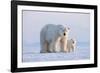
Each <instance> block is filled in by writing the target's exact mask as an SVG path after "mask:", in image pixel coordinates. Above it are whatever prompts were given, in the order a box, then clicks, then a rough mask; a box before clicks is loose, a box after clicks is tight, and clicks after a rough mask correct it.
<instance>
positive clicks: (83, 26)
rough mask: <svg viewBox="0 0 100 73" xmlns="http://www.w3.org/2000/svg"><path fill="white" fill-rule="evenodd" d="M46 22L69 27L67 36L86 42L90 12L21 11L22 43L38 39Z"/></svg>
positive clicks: (88, 32) (37, 40)
mask: <svg viewBox="0 0 100 73" xmlns="http://www.w3.org/2000/svg"><path fill="white" fill-rule="evenodd" d="M46 24H56V25H57V24H62V25H67V27H69V28H70V32H69V38H75V39H76V40H77V41H78V42H88V41H89V39H90V38H89V37H90V14H86V13H63V12H43V11H23V43H24V44H33V43H38V42H39V41H40V31H41V28H42V27H43V26H44V25H46Z"/></svg>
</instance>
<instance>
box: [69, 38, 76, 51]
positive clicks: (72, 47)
mask: <svg viewBox="0 0 100 73" xmlns="http://www.w3.org/2000/svg"><path fill="white" fill-rule="evenodd" d="M75 48H76V40H75V39H70V40H67V49H68V52H71V51H74V50H75Z"/></svg>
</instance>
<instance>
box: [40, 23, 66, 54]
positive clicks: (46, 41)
mask: <svg viewBox="0 0 100 73" xmlns="http://www.w3.org/2000/svg"><path fill="white" fill-rule="evenodd" d="M64 33H65V34H66V35H65V36H64ZM65 37H66V39H67V38H68V29H67V28H66V27H65V26H63V25H54V24H47V25H46V26H44V27H43V28H42V30H41V32H40V44H41V50H40V52H41V53H47V52H61V49H60V48H58V44H60V40H61V39H63V38H64V39H65ZM63 42H64V43H65V41H63ZM66 43H67V41H66ZM62 46H63V49H64V48H65V47H66V46H65V45H62Z"/></svg>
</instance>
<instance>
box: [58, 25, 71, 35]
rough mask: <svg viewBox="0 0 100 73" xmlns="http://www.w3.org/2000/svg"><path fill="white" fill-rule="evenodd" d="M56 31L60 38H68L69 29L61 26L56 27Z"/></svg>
mask: <svg viewBox="0 0 100 73" xmlns="http://www.w3.org/2000/svg"><path fill="white" fill-rule="evenodd" d="M57 29H58V31H57V32H58V34H59V35H60V36H61V37H66V36H68V32H69V29H70V28H67V27H65V26H63V25H58V27H57Z"/></svg>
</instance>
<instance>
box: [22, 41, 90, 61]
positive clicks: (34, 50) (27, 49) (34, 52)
mask: <svg viewBox="0 0 100 73" xmlns="http://www.w3.org/2000/svg"><path fill="white" fill-rule="evenodd" d="M89 58H90V47H89V43H78V44H77V48H76V49H75V51H74V52H70V53H40V45H39V44H36V45H33V46H23V62H39V61H57V60H60V61H61V60H80V59H89Z"/></svg>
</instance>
